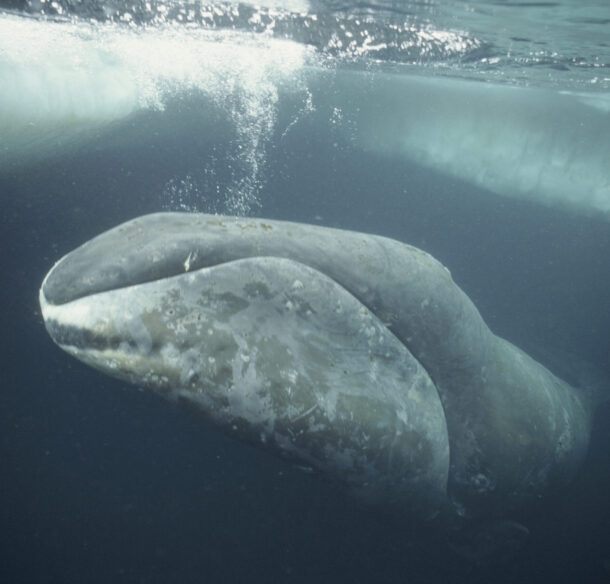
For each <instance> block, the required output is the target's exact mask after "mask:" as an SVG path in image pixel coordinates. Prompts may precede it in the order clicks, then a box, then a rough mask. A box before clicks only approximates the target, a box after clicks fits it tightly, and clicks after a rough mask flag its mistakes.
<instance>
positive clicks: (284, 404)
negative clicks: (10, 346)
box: [40, 213, 592, 517]
mask: <svg viewBox="0 0 610 584" xmlns="http://www.w3.org/2000/svg"><path fill="white" fill-rule="evenodd" d="M40 305H41V310H42V315H43V317H44V321H45V325H46V328H47V330H48V332H49V334H50V335H51V337H52V338H53V340H54V341H55V342H56V343H57V344H58V345H59V346H60V347H61V348H63V349H64V350H66V351H67V352H68V353H70V354H71V355H73V356H74V357H76V358H77V359H80V360H81V361H83V362H85V363H87V364H88V365H91V366H92V367H95V368H96V369H99V370H100V371H102V372H104V373H107V374H108V375H111V376H114V377H118V378H120V379H124V380H127V381H129V382H131V383H133V384H136V385H138V386H140V387H144V388H149V389H151V390H152V391H154V392H157V393H159V394H161V395H163V396H165V397H167V398H170V399H173V400H178V401H181V402H184V403H186V404H188V405H189V406H191V407H194V408H195V409H197V410H198V411H199V412H201V413H202V414H203V416H204V417H205V418H206V419H207V420H209V422H210V423H212V424H214V425H216V426H218V427H219V428H221V429H222V430H224V431H225V432H227V433H228V434H230V435H234V436H236V437H237V438H239V439H243V440H247V441H249V442H251V443H254V444H256V445H259V446H260V447H262V448H264V449H267V450H270V451H273V452H276V453H279V454H281V455H282V456H285V457H288V458H289V459H292V460H295V461H298V462H299V463H300V464H304V465H307V466H311V467H313V468H315V469H317V470H318V471H320V472H321V473H322V474H324V475H326V476H328V477H330V478H332V479H333V480H335V481H338V482H340V483H343V484H344V485H345V486H346V487H347V488H348V489H349V490H350V491H351V492H352V493H354V494H355V495H356V496H358V497H360V498H362V499H364V500H366V501H368V502H371V503H379V504H384V505H391V506H395V507H399V508H401V509H404V510H405V511H407V512H410V513H414V514H417V515H419V516H423V517H432V516H435V515H437V514H439V513H449V514H455V515H456V516H466V517H496V516H502V515H503V514H504V513H506V512H507V511H508V510H511V509H514V508H515V507H517V506H520V505H523V504H525V503H527V502H528V501H530V500H533V499H535V498H536V497H539V496H541V495H542V494H544V493H545V492H547V491H548V490H551V489H554V488H556V487H558V486H561V485H563V484H565V483H567V482H568V481H569V480H570V478H571V477H572V476H573V474H574V472H575V471H576V469H577V468H578V466H579V465H580V464H581V462H582V460H583V458H584V456H585V453H586V450H587V445H588V441H589V434H590V427H591V415H592V406H591V404H590V403H589V399H588V398H587V396H586V395H585V394H584V393H583V392H581V391H580V390H578V389H575V388H574V387H572V386H570V385H569V384H568V383H566V382H564V381H562V380H561V379H559V378H558V377H556V376H555V375H553V374H552V373H551V372H550V371H549V370H548V369H546V368H545V367H543V366H542V365H541V364H539V363H538V362H536V361H535V360H533V359H532V358H531V357H529V356H528V355H527V354H525V353H524V352H523V351H521V350H520V349H518V348H517V347H515V346H514V345H512V344H511V343H509V342H508V341H506V340H504V339H502V338H500V337H498V336H496V335H494V334H493V333H492V332H491V331H490V329H489V328H488V327H487V325H486V324H485V322H484V321H483V319H482V317H481V315H480V314H479V312H478V311H477V309H476V307H475V306H474V304H473V303H472V302H471V300H470V299H469V298H468V297H467V296H466V294H465V293H464V292H463V291H462V290H461V289H460V288H459V287H458V286H457V285H456V284H455V283H454V281H453V279H452V277H451V274H450V272H449V271H448V270H447V269H446V268H445V267H444V266H443V265H442V264H441V263H439V262H438V261H437V260H435V259H434V258H433V257H432V256H430V255H429V254H427V253H426V252H424V251H422V250H420V249H417V248H415V247H412V246H409V245H406V244H404V243H400V242H398V241H395V240H392V239H387V238H384V237H380V236H375V235H368V234H363V233H355V232H351V231H344V230H338V229H331V228H325V227H318V226H311V225H304V224H299V223H289V222H283V221H272V220H264V219H252V218H236V217H223V216H212V215H204V214H181V213H159V214H153V215H147V216H143V217H139V218H137V219H134V220H132V221H129V222H127V223H124V224H122V225H119V226H118V227H115V228H114V229H111V230H110V231H107V232H106V233H103V234H101V235H99V236H98V237H95V238H94V239H92V240H91V241H89V242H87V243H85V244H84V245H82V246H81V247H79V248H77V249H76V250H74V251H73V252H71V253H69V254H68V255H66V256H65V257H64V258H62V259H61V260H60V261H59V262H58V263H57V264H56V265H55V266H54V267H53V268H52V270H51V271H50V272H49V273H48V275H47V276H46V278H45V280H44V282H43V284H42V287H41V289H40Z"/></svg>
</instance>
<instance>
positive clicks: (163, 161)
mask: <svg viewBox="0 0 610 584" xmlns="http://www.w3.org/2000/svg"><path fill="white" fill-rule="evenodd" d="M456 5H457V4H456ZM488 6H492V5H488ZM564 6H565V4H564ZM515 10H517V9H515ZM515 14H517V13H515ZM598 20H600V19H599V18H598ZM476 22H477V23H478V22H480V21H479V20H477V21H476ZM473 26H474V25H473ZM591 26H594V27H598V26H600V23H599V22H597V21H596V23H595V24H593V25H591ZM475 28H476V27H475ZM473 36H476V35H473ZM477 38H478V37H477ZM547 40H548V39H547ZM579 74H580V73H579ZM4 79H6V77H5V78H4ZM5 87H6V86H5ZM571 89H574V87H573V86H572V87H571ZM0 93H1V90H0ZM354 95H356V94H354ZM242 97H243V96H242ZM314 97H315V94H314ZM300 99H301V97H299V99H296V98H295V99H294V100H293V101H290V100H288V101H287V103H288V102H289V103H288V105H284V103H285V102H283V101H281V99H280V102H279V105H278V106H277V108H275V109H274V110H273V124H272V125H271V127H270V129H269V130H268V131H267V133H264V135H263V134H261V135H263V138H264V139H261V140H260V142H259V143H257V144H256V148H255V151H254V152H255V154H256V156H257V157H258V158H257V159H256V160H257V164H256V172H255V174H254V175H253V172H254V171H253V168H254V167H253V166H252V158H248V157H247V156H243V155H242V154H240V153H241V152H243V150H244V148H246V147H247V146H248V145H249V146H252V144H253V142H252V136H253V129H252V128H253V126H251V125H248V124H250V123H251V121H249V118H247V116H246V117H244V115H242V117H241V118H240V117H239V115H237V118H236V117H235V115H236V113H235V112H237V114H240V112H242V114H243V111H246V110H243V103H245V101H244V100H242V101H241V102H240V101H239V100H237V102H236V105H235V107H234V108H233V109H231V108H230V107H228V106H226V108H225V107H224V105H223V106H222V107H221V106H219V105H218V104H217V103H216V104H212V105H210V102H209V95H207V96H204V97H201V96H198V95H196V94H193V93H188V92H187V94H186V95H185V94H183V95H181V96H180V97H179V99H176V100H174V101H169V102H168V103H167V104H166V107H165V109H164V110H163V111H157V110H154V111H153V112H152V113H149V110H146V111H145V113H144V114H142V113H139V114H137V113H136V114H135V117H134V115H133V114H132V117H128V118H127V121H125V120H123V119H122V118H121V120H120V121H115V122H113V123H111V124H110V126H109V129H108V128H106V130H105V131H104V132H101V131H99V130H94V135H93V136H89V137H88V139H87V140H85V141H83V142H81V143H80V144H79V146H78V147H77V148H67V149H65V150H61V149H58V152H56V153H55V154H56V155H54V156H50V155H48V149H47V151H46V153H45V155H44V156H39V155H36V156H32V157H31V158H30V159H28V158H27V156H26V155H25V154H24V155H22V158H21V162H22V163H21V164H16V163H14V160H12V162H11V163H10V164H9V165H8V166H5V167H3V170H2V171H1V172H0V196H1V201H2V215H1V216H0V217H1V219H0V221H1V227H2V240H1V244H2V245H1V246H0V254H1V261H0V266H1V267H2V272H3V277H2V286H1V287H0V307H1V309H0V319H1V329H0V330H1V331H2V334H1V335H0V343H1V345H0V371H1V377H0V379H1V390H0V417H1V420H0V461H1V462H2V467H1V468H2V472H1V474H0V582H7V583H21V582H23V583H30V582H44V583H62V584H64V583H80V582H91V583H98V582H99V583H106V582H117V583H123V582H124V583H149V582H150V583H156V582H159V583H165V582H167V583H173V582H176V583H190V582H244V581H249V582H270V581H275V582H294V583H301V582H302V583H305V582H373V581H375V582H418V583H419V582H422V583H428V582H462V581H463V582H481V583H483V582H485V583H487V582H498V583H503V582H506V583H508V582H526V583H529V582H575V581H578V582H588V583H589V582H590V583H594V582H595V583H597V582H605V581H609V580H610V536H609V535H608V534H609V528H610V502H609V500H608V495H607V494H608V492H610V408H609V407H608V406H602V407H601V408H600V409H599V410H598V414H597V416H596V419H595V427H594V432H593V436H592V441H591V448H590V452H589V456H588V459H587V461H586V463H585V465H584V468H582V469H581V471H580V472H579V474H578V475H577V477H576V478H575V480H574V481H573V483H572V484H571V485H570V486H569V487H568V488H567V489H566V490H565V492H561V493H553V494H552V495H549V496H548V497H546V498H544V499H541V500H540V501H539V502H538V504H536V505H534V506H532V507H530V508H526V509H522V510H518V511H516V512H515V513H513V514H512V515H511V518H512V519H514V520H516V521H519V522H520V523H522V524H523V525H525V526H527V528H528V529H529V530H530V537H529V539H528V541H527V542H526V543H525V544H524V545H523V546H522V547H521V548H520V549H519V550H516V551H515V550H512V549H509V550H508V551H506V550H505V549H503V548H502V547H501V546H500V551H499V552H498V553H494V554H492V555H491V556H490V557H486V558H481V559H480V560H479V561H473V560H469V559H467V558H464V557H463V556H460V555H458V554H455V553H454V552H453V551H452V550H451V546H450V545H449V541H448V536H447V534H445V533H442V532H440V533H439V532H437V531H435V530H434V529H433V528H431V527H430V526H426V525H421V524H417V523H415V522H413V521H411V520H410V519H409V518H405V517H393V516H389V515H388V514H387V513H385V512H382V511H379V510H377V509H374V508H367V507H363V506H361V505H360V504H358V503H357V502H355V501H353V500H351V499H349V498H348V497H347V496H346V495H345V493H343V492H342V491H341V490H339V489H338V488H336V487H335V486H333V485H329V484H327V483H326V482H325V481H324V480H323V479H322V478H321V477H318V476H316V475H315V474H313V475H312V474H309V473H305V472H303V471H302V470H301V469H298V468H296V467H294V466H291V465H289V464H287V463H285V462H283V461H280V460H276V459H275V458H272V457H271V456H269V455H267V454H265V453H263V452H260V451H258V450H255V449H253V448H250V447H248V446H245V445H243V444H240V443H236V442H233V441H231V440H229V439H228V438H226V437H224V436H223V435H221V434H219V433H218V432H216V431H215V430H213V429H211V428H208V427H207V426H206V425H205V424H203V423H202V422H201V421H200V420H198V419H197V417H196V416H194V415H192V414H191V413H187V412H183V411H181V410H180V409H178V408H177V407H175V406H173V405H171V404H168V403H165V402H163V401H161V400H160V399H158V398H155V397H152V396H150V395H148V394H146V393H143V392H138V391H137V390H134V389H133V388H127V387H126V386H125V385H124V384H122V383H120V382H118V381H114V380H112V379H109V378H107V377H104V376H102V375H100V374H98V373H96V372H95V371H93V370H90V369H88V368H86V367H85V366H84V365H82V364H80V363H78V362H76V361H75V360H73V359H72V358H71V357H69V356H68V355H67V354H65V353H63V352H62V351H60V350H59V349H58V348H57V347H56V346H54V345H53V343H52V341H51V340H50V338H49V337H48V336H47V334H46V331H45V330H44V326H43V323H42V319H41V316H40V313H39V307H38V289H39V286H40V283H41V281H42V279H43V277H44V275H45V274H46V272H47V271H48V270H49V269H50V267H51V266H52V265H53V263H54V262H55V261H56V260H57V259H59V258H60V257H61V256H62V255H63V254H64V253H66V252H68V251H70V250H71V249H73V248H74V247H75V246H77V245H79V244H81V243H82V242H84V241H86V240H87V239H89V238H91V237H92V236H94V235H95V234H97V233H99V232H101V231H103V230H104V229H106V228H109V227H111V226H114V225H116V224H117V223H119V222H121V221H124V220H127V219H129V218H131V217H134V216H136V215H140V214H143V213H147V212H152V211H158V210H162V209H177V208H180V207H181V206H186V207H189V208H192V209H199V210H206V211H210V210H211V211H226V210H231V209H234V208H235V207H236V206H237V203H236V199H235V196H234V194H235V189H237V188H239V187H241V188H242V189H244V191H247V192H248V198H247V199H246V200H245V203H244V202H243V201H242V204H245V205H246V207H247V208H246V209H245V210H246V211H248V212H250V213H252V214H256V215H260V216H265V217H270V218H281V219H291V220H296V221H303V222H310V223H317V224H322V225H330V226H339V227H343V228H348V229H354V230H360V231H367V232H372V233H379V234H383V235H387V236H390V237H395V238H397V239H400V240H403V241H406V242H408V243H411V244H413V245H416V246H418V247H421V248H422V249H425V250H427V251H429V252H430V253H432V254H433V255H434V256H435V257H437V258H438V259H440V260H441V261H442V262H443V263H444V264H445V265H446V266H448V267H449V269H450V270H451V273H452V276H453V278H454V279H455V281H456V282H457V283H458V284H459V285H460V286H461V287H462V288H463V289H464V290H465V291H466V293H467V294H468V295H469V296H470V297H471V298H472V299H473V301H474V302H475V304H476V305H477V307H478V308H479V310H480V311H481V313H482V315H483V317H484V318H485V320H486V322H487V323H488V324H489V326H490V327H491V328H492V330H493V331H494V332H495V333H497V334H499V335H501V336H504V337H506V338H508V339H509V340H511V341H512V342H514V343H516V344H517V345H519V346H521V347H523V348H525V349H526V350H527V351H528V352H530V353H531V354H533V355H535V356H536V357H537V358H538V359H540V360H541V361H542V362H544V363H546V364H548V366H549V367H551V368H555V370H557V369H561V370H562V372H565V374H566V375H575V376H578V372H581V364H582V363H583V362H586V363H587V364H589V365H591V366H592V367H594V368H595V370H596V372H597V373H599V375H600V376H603V375H606V376H610V268H609V263H608V257H610V255H609V252H610V224H609V223H608V220H607V215H605V214H604V213H603V212H599V211H598V210H597V211H596V210H591V209H592V208H593V207H591V206H587V209H586V210H585V211H583V210H582V209H581V208H575V207H574V206H570V205H565V204H552V203H551V204H548V202H540V201H539V200H536V198H535V197H525V196H508V195H507V194H506V193H504V194H503V195H498V194H497V192H495V191H494V190H493V189H486V188H484V186H481V184H480V183H476V184H475V183H474V182H472V181H469V180H468V177H465V176H456V175H455V173H452V172H447V169H446V168H445V169H439V168H433V167H431V166H430V165H429V164H420V163H419V162H418V161H417V160H414V159H412V158H409V157H406V158H405V157H404V156H403V155H402V154H401V153H394V154H392V153H388V152H386V151H383V149H375V148H372V149H371V148H363V147H362V142H361V140H360V139H359V138H358V137H356V138H354V136H356V135H357V132H358V128H353V127H350V125H349V124H350V123H351V122H354V123H356V122H357V121H358V120H361V118H358V117H357V116H355V115H354V116H352V115H351V114H350V110H349V101H350V99H351V97H350V96H347V97H346V96H345V95H343V96H340V99H339V98H338V99H339V101H340V103H341V104H342V108H343V112H347V113H346V114H345V115H346V117H347V118H349V119H347V120H346V119H343V121H341V122H340V124H343V126H342V131H338V132H335V131H334V130H333V127H332V125H331V124H327V125H323V124H321V122H320V119H321V116H322V117H323V114H320V115H319V116H318V117H316V116H313V117H310V118H308V117H307V116H306V115H304V116H303V117H302V118H300V119H301V122H299V125H298V127H297V130H295V131H287V130H288V128H289V127H294V126H291V123H292V121H293V117H294V115H295V111H297V110H299V107H301V105H300V104H301V101H299V100H300ZM354 99H361V98H354ZM2 103H6V102H2ZM320 103H321V102H320ZM552 103H554V102H552ZM295 104H296V105H295ZM240 108H242V109H241V110H240ZM322 109H323V106H322V105H319V109H318V110H317V111H318V113H319V112H320V111H321V110H322ZM227 111H228V112H229V114H230V115H228V114H227ZM596 111H603V109H602V110H596ZM210 112H211V113H210ZM3 113H5V114H6V113H7V112H6V111H4V112H3ZM9 113H10V112H9ZM500 113H501V112H499V113H498V115H500ZM599 115H600V116H603V114H599ZM350 116H351V117H350ZM0 117H1V116H0ZM339 118H340V116H337V117H336V120H338V119H339ZM600 119H601V120H602V122H603V123H607V117H606V118H603V117H600ZM244 120H245V121H244ZM603 120H606V121H605V122H604V121H603ZM240 121H241V123H242V124H246V129H247V132H246V131H243V132H241V133H240V128H239V125H238V123H239V122H240ZM3 127H4V128H6V127H7V126H6V125H5V126H3ZM242 130H243V127H242ZM352 130H353V131H352ZM254 134H256V133H255V132H254ZM560 134H561V133H559V135H560ZM7 135H8V134H7ZM11 139H12V138H11ZM7 143H8V142H7ZM11 144H13V143H11ZM11 147H13V146H11ZM45 148H47V147H46V146H45ZM24 152H31V150H27V149H25V150H24ZM9 154H10V153H9ZM0 167H2V165H0ZM599 172H600V176H602V177H603V176H605V175H604V172H606V171H604V169H601V170H600V171H599ZM248 178H250V179H252V181H253V182H254V183H255V184H254V186H253V185H252V183H248ZM185 185H186V186H185ZM238 202H239V201H238ZM609 389H610V388H609Z"/></svg>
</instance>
